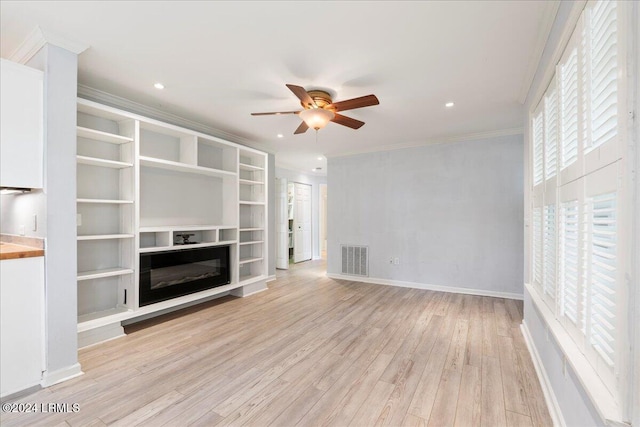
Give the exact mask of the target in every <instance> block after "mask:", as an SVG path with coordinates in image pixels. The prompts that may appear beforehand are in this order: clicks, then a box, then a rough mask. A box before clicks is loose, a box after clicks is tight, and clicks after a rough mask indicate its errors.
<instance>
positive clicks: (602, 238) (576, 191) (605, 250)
mask: <svg viewBox="0 0 640 427" xmlns="http://www.w3.org/2000/svg"><path fill="white" fill-rule="evenodd" d="M625 7H627V5H626V4H625V3H624V2H616V1H606V0H601V1H595V2H590V3H589V4H588V5H587V7H586V8H585V10H584V11H583V14H582V16H581V18H580V20H579V22H578V24H577V26H576V29H575V30H574V33H573V34H572V36H571V38H570V41H569V43H568V44H567V46H566V49H565V51H564V53H563V55H562V58H561V60H560V61H559V62H558V64H557V66H556V75H555V77H554V78H553V79H552V80H551V83H550V84H549V87H548V88H547V90H546V92H545V93H544V95H543V96H542V97H541V99H540V103H539V104H538V106H536V108H535V109H534V111H533V112H532V113H531V116H530V125H531V147H532V152H531V154H532V156H531V163H530V167H531V171H532V175H531V180H532V182H533V188H532V189H531V195H532V200H534V204H533V206H532V211H531V213H532V219H533V224H532V238H531V240H530V244H531V247H530V250H531V252H530V253H531V254H532V257H531V261H532V268H531V280H530V283H532V284H533V285H534V286H533V287H534V289H535V291H536V295H538V296H539V299H538V301H544V302H545V303H546V305H547V306H548V307H550V309H551V310H550V313H553V314H552V315H551V314H549V312H547V314H546V315H545V317H549V316H552V317H553V319H552V320H553V321H555V322H556V323H554V324H557V325H559V327H560V328H561V329H562V330H563V331H566V332H567V333H568V334H569V336H571V337H572V340H567V341H569V342H570V343H572V344H571V345H572V346H573V347H571V350H570V351H568V352H567V354H566V355H567V357H569V356H568V355H569V354H574V355H575V354H577V352H576V351H575V350H576V348H577V349H578V350H579V352H580V353H582V356H581V357H584V360H586V361H588V365H590V369H592V370H593V372H595V373H596V374H597V378H599V381H601V382H602V385H604V387H606V389H608V390H609V391H610V392H611V394H612V395H613V396H614V399H615V400H616V405H618V406H619V407H623V406H624V403H623V401H622V399H621V398H620V393H622V391H623V390H624V389H625V387H626V385H625V381H628V379H627V378H626V376H625V372H627V365H628V359H630V358H629V357H628V355H629V344H628V342H627V341H625V339H626V335H627V334H626V329H625V328H626V327H627V326H626V320H625V321H621V319H626V316H627V314H626V313H627V309H628V308H627V306H626V305H627V301H628V298H627V297H626V292H627V290H626V288H625V286H624V274H625V271H624V270H622V264H621V262H620V259H621V256H622V255H621V254H625V253H629V251H630V244H631V243H630V239H627V238H625V237H624V235H623V234H621V231H620V230H621V227H622V226H621V221H622V224H627V222H625V221H626V220H624V218H623V219H621V211H620V210H619V207H620V206H621V204H624V203H626V201H627V200H629V199H630V197H631V195H630V193H625V192H624V191H623V187H622V183H621V182H622V181H621V180H620V177H621V175H620V173H621V171H625V170H629V167H628V165H626V164H625V158H624V157H623V154H624V153H625V151H624V150H622V149H620V148H619V147H620V146H623V144H624V141H623V138H624V135H625V126H627V123H626V122H627V118H626V115H623V114H622V112H624V111H626V105H625V102H626V100H625V99H624V98H625V97H624V91H621V88H624V87H626V86H625V84H626V82H624V81H622V80H623V79H624V78H626V76H625V74H626V70H625V69H623V68H621V67H622V66H623V65H624V64H625V57H624V55H625V52H624V50H623V49H622V46H624V43H621V42H620V34H619V27H622V28H624V25H621V24H620V22H621V21H620V22H619V16H620V15H622V14H623V10H624V8H625ZM612 153H613V154H612ZM543 183H544V185H541V184H543ZM625 197H626V198H625ZM540 201H543V202H540ZM622 212H624V211H622ZM623 245H624V247H623ZM563 333H564V332H563ZM585 366H586V363H585ZM590 375H591V374H590ZM620 419H622V418H620Z"/></svg>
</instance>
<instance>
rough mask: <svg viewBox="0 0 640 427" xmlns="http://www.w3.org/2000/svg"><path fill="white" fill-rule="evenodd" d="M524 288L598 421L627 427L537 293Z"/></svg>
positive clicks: (581, 356)
mask: <svg viewBox="0 0 640 427" xmlns="http://www.w3.org/2000/svg"><path fill="white" fill-rule="evenodd" d="M525 288H526V290H527V292H529V295H530V296H531V300H532V301H533V304H534V306H535V308H536V309H537V311H538V313H540V316H541V317H542V319H543V320H544V322H545V323H546V327H547V330H548V331H549V332H551V334H552V335H553V338H554V339H555V341H556V343H557V345H558V347H559V348H560V350H561V351H562V353H563V355H564V359H565V361H566V362H567V363H568V364H569V365H570V366H571V368H572V369H573V372H574V373H575V375H576V377H577V378H578V381H580V384H581V385H582V387H583V389H584V391H585V393H586V394H587V396H588V397H589V399H590V400H591V403H592V405H593V407H594V408H595V409H596V411H597V412H598V415H599V416H600V418H602V420H603V421H604V422H606V423H607V424H609V425H628V423H627V422H626V421H623V420H624V417H623V414H622V410H621V408H620V405H619V403H618V401H617V400H616V399H615V397H614V396H613V395H612V394H611V393H610V392H609V390H608V389H607V387H606V386H605V384H604V383H603V382H602V380H601V379H600V377H599V376H598V374H597V373H596V371H595V370H594V369H593V368H592V367H591V364H590V363H589V362H588V361H587V358H586V357H585V356H584V355H583V354H582V352H581V351H580V349H579V348H578V346H577V345H576V344H575V343H574V341H573V339H572V338H571V336H570V335H569V333H568V332H567V331H565V329H564V328H563V326H562V324H561V323H560V322H559V321H558V320H557V319H556V318H555V316H554V314H553V312H552V311H551V310H550V309H549V307H548V306H547V305H546V304H545V302H544V300H543V299H542V297H541V296H540V294H538V291H537V289H536V288H534V287H533V286H532V285H530V284H528V283H525Z"/></svg>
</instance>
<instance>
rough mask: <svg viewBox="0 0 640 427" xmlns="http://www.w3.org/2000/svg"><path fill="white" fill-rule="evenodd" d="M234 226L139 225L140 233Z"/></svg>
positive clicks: (225, 228) (227, 228)
mask: <svg viewBox="0 0 640 427" xmlns="http://www.w3.org/2000/svg"><path fill="white" fill-rule="evenodd" d="M235 228H236V227H233V226H228V225H159V226H151V227H140V232H141V233H158V232H162V231H200V230H202V231H204V230H233V229H235Z"/></svg>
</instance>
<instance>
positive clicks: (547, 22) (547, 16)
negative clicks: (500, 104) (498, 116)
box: [518, 0, 560, 104]
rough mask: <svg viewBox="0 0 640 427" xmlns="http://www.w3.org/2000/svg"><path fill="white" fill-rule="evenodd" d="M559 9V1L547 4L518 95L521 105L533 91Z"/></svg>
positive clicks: (555, 0)
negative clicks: (532, 87)
mask: <svg viewBox="0 0 640 427" xmlns="http://www.w3.org/2000/svg"><path fill="white" fill-rule="evenodd" d="M559 8H560V1H559V0H554V1H550V2H547V3H546V4H545V10H544V12H543V13H544V15H543V17H542V23H541V25H540V27H541V29H540V31H539V32H538V39H537V40H536V45H535V47H534V48H533V54H532V55H531V56H530V57H529V65H528V66H527V71H526V73H525V75H524V79H523V80H522V87H521V88H520V94H519V95H518V102H520V104H524V103H525V101H526V100H527V95H528V94H529V91H530V90H531V85H532V84H533V78H534V77H535V75H536V70H537V69H538V64H539V63H540V58H542V53H543V52H544V48H545V46H546V45H547V41H548V40H549V34H551V28H552V27H553V23H554V22H555V20H556V15H557V14H558V9H559Z"/></svg>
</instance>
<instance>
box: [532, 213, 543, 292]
mask: <svg viewBox="0 0 640 427" xmlns="http://www.w3.org/2000/svg"><path fill="white" fill-rule="evenodd" d="M533 283H534V284H536V285H537V286H541V285H542V208H540V207H537V208H533Z"/></svg>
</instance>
